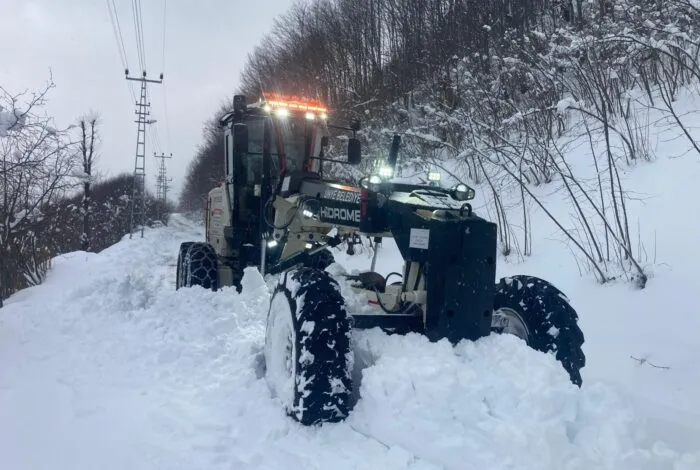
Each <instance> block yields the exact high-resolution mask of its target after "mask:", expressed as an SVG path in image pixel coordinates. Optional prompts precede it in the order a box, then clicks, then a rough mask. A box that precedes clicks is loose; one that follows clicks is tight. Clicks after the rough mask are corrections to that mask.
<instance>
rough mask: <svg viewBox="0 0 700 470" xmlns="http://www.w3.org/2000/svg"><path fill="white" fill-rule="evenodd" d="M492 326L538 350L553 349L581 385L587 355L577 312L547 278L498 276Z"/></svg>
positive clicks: (546, 351)
mask: <svg viewBox="0 0 700 470" xmlns="http://www.w3.org/2000/svg"><path fill="white" fill-rule="evenodd" d="M491 329H492V331H495V332H497V333H511V334H515V335H516V336H519V337H520V338H522V339H524V340H525V341H526V342H527V344H528V345H529V346H530V347H531V348H533V349H535V350H537V351H541V352H544V353H550V352H554V353H555V357H556V359H557V360H558V361H559V362H561V364H562V366H564V369H565V370H566V371H567V372H568V373H569V377H570V379H571V382H573V383H574V384H575V385H578V386H579V387H580V386H581V383H582V379H581V369H582V368H583V367H584V366H585V365H586V356H585V355H584V354H583V349H582V345H583V342H584V338H583V333H582V332H581V329H580V328H579V326H578V315H577V314H576V311H575V310H574V309H573V307H571V305H570V304H569V300H568V299H567V298H566V296H565V295H564V294H562V292H561V291H559V289H557V288H556V287H554V286H553V285H552V284H550V283H549V282H547V281H544V280H542V279H539V278H536V277H532V276H522V275H520V276H511V277H505V278H503V279H501V280H500V282H499V283H498V285H497V286H496V295H495V298H494V312H493V320H492V326H491Z"/></svg>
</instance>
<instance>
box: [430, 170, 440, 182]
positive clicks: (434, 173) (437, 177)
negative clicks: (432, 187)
mask: <svg viewBox="0 0 700 470" xmlns="http://www.w3.org/2000/svg"><path fill="white" fill-rule="evenodd" d="M441 177H442V175H441V174H440V172H438V171H431V172H430V173H428V181H433V182H438V181H440V178H441Z"/></svg>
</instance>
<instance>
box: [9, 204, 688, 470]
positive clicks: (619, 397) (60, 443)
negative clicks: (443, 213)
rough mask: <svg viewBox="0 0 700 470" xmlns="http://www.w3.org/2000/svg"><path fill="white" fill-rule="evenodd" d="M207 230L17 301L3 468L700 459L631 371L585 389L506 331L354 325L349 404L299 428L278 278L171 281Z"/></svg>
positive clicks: (642, 463) (665, 462) (85, 260)
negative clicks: (643, 402)
mask: <svg viewBox="0 0 700 470" xmlns="http://www.w3.org/2000/svg"><path fill="white" fill-rule="evenodd" d="M202 235H203V234H202V232H201V230H200V229H199V228H198V227H196V226H195V225H194V224H193V223H191V222H189V221H188V220H187V219H185V218H184V217H181V216H177V215H176V216H173V220H172V222H171V224H170V226H168V227H166V228H160V229H155V230H147V231H146V234H145V238H144V239H139V238H134V239H132V240H130V239H128V237H127V238H125V239H124V240H123V241H122V242H120V243H119V244H117V245H115V246H113V247H111V248H109V249H107V250H105V251H104V252H102V253H101V254H86V253H82V252H77V253H71V254H68V255H65V256H61V257H59V258H58V259H56V262H55V265H54V267H53V269H52V271H51V272H50V274H49V276H48V278H47V280H46V282H45V283H44V284H43V285H41V286H37V287H33V288H31V289H26V290H24V291H21V292H19V293H17V294H16V295H14V296H13V297H11V298H10V299H9V300H8V301H7V303H6V306H5V307H4V308H3V309H2V310H0V468H2V469H10V470H25V469H26V470H30V469H31V470H38V469H71V470H79V469H95V468H100V469H125V468H129V469H205V468H206V469H214V468H222V469H223V468H226V469H234V468H235V469H245V468H250V469H302V468H303V469H312V468H318V469H328V468H333V469H344V468H366V469H377V468H383V469H394V468H396V469H399V468H409V469H421V470H423V469H438V468H446V469H457V468H459V469H533V470H534V469H538V470H543V469H557V470H558V469H587V470H588V469H598V468H611V469H612V468H614V469H630V470H631V469H635V470H638V469H642V470H644V469H654V470H656V469H669V470H670V469H674V470H681V469H683V470H690V469H697V468H700V453H698V452H697V450H698V449H697V448H698V447H700V446H698V445H697V444H696V449H695V450H696V452H695V453H694V454H690V453H686V454H683V453H680V452H677V451H674V450H671V449H672V448H674V442H673V439H674V437H673V436H672V435H671V434H666V433H665V432H664V431H663V430H661V431H659V429H657V428H655V427H650V426H649V425H645V423H644V414H643V411H644V410H643V409H640V408H639V407H636V406H635V405H634V403H633V402H632V401H631V400H630V398H629V394H628V393H627V392H626V391H625V390H623V389H622V388H621V387H617V386H616V385H614V384H613V385H610V384H605V383H604V381H602V380H599V379H597V378H590V377H586V378H584V381H585V382H584V385H585V386H584V387H583V389H581V390H578V389H577V388H576V387H574V386H573V385H571V384H570V383H569V381H568V377H567V376H566V374H565V372H564V371H563V369H561V368H560V366H559V364H558V363H557V362H555V360H554V359H553V358H552V357H551V356H548V355H544V354H540V353H537V352H534V351H532V350H530V349H528V348H527V347H526V346H525V345H524V343H522V342H521V341H519V340H517V339H515V338H513V337H507V336H502V337H489V338H486V339H484V340H481V341H479V342H476V343H468V342H466V343H463V344H460V345H458V346H457V347H455V348H452V347H450V346H449V345H448V344H445V343H438V344H430V343H428V342H427V341H426V340H425V339H424V338H422V337H420V336H417V335H411V336H406V337H390V336H387V335H385V334H383V333H381V332H379V331H368V332H362V333H356V334H355V335H354V342H355V346H356V350H357V354H358V358H359V362H360V363H362V362H364V363H366V367H365V369H364V371H363V379H362V383H361V398H360V400H359V402H358V403H357V405H356V408H355V410H354V411H353V413H352V415H351V416H350V418H349V419H348V420H347V421H346V422H343V423H339V424H335V425H325V426H323V427H321V428H314V429H311V428H303V427H301V426H299V425H297V424H296V423H294V422H292V421H291V420H290V419H288V418H287V417H286V416H284V414H283V413H282V411H281V407H280V406H279V403H277V402H276V401H275V400H273V399H271V398H270V394H269V391H268V389H267V386H266V384H265V381H264V379H263V378H261V376H260V374H261V370H262V368H261V362H260V359H261V353H262V346H263V338H264V321H265V315H266V311H267V302H268V299H269V284H270V283H267V284H266V282H265V281H263V279H262V278H261V277H260V276H259V275H258V274H257V271H248V272H247V274H246V277H245V279H244V282H245V284H246V285H245V287H244V292H243V294H240V295H239V294H237V293H236V292H235V290H233V289H224V290H222V291H220V292H216V293H213V292H209V291H205V290H203V289H200V288H193V289H182V290H179V291H175V290H174V275H175V269H174V268H175V267H174V264H175V259H176V255H177V248H178V246H179V243H180V242H181V241H183V240H191V239H201V237H202ZM360 256H362V255H360ZM628 295H632V294H628ZM586 313H588V310H586ZM586 323H588V324H592V323H593V322H592V321H590V320H589V321H586ZM592 331H593V333H592V337H591V339H590V340H589V341H591V343H589V344H592V345H593V346H591V347H589V350H592V348H593V347H594V346H596V345H598V346H599V345H600V340H597V339H596V337H595V335H596V334H597V333H596V331H597V330H596V329H592ZM593 351H595V350H593ZM593 357H595V354H593ZM633 365H634V364H630V367H632V366H633ZM595 367H596V362H595V361H593V368H595ZM589 375H593V374H589ZM669 396H673V395H672V392H671V391H669ZM696 436H700V434H696ZM657 441H659V442H657ZM663 441H666V443H663ZM695 442H696V443H697V442H700V441H699V440H696V441H695Z"/></svg>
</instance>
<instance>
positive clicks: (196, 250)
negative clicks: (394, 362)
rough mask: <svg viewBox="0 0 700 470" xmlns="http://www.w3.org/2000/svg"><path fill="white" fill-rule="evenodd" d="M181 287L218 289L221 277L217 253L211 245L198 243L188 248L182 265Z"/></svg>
mask: <svg viewBox="0 0 700 470" xmlns="http://www.w3.org/2000/svg"><path fill="white" fill-rule="evenodd" d="M181 286H183V287H192V286H201V287H203V288H205V289H211V290H217V289H218V287H219V275H218V270H217V259H216V252H215V251H214V248H213V247H212V246H211V245H210V244H208V243H199V242H196V243H192V244H191V245H189V247H187V250H186V251H185V255H184V259H183V263H182V284H181Z"/></svg>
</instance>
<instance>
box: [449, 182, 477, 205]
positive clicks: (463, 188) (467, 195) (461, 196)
mask: <svg viewBox="0 0 700 470" xmlns="http://www.w3.org/2000/svg"><path fill="white" fill-rule="evenodd" d="M452 196H453V197H454V198H455V199H457V200H458V201H468V200H470V199H474V196H475V194H474V190H473V189H472V188H470V187H469V186H467V185H466V184H464V183H459V184H457V185H455V186H454V188H452Z"/></svg>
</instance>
